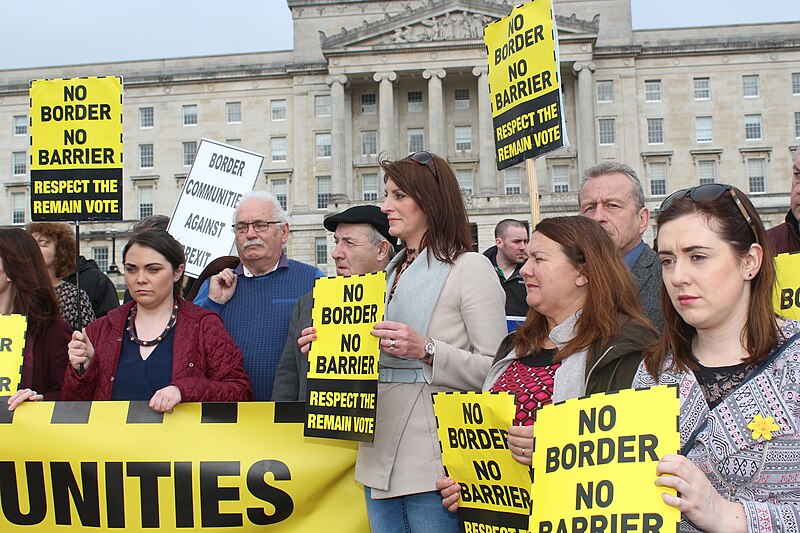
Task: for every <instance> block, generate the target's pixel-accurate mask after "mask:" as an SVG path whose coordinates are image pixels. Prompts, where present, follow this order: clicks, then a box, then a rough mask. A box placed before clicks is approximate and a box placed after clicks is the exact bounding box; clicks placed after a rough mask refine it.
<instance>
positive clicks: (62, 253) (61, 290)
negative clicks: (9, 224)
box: [26, 222, 95, 330]
mask: <svg viewBox="0 0 800 533" xmlns="http://www.w3.org/2000/svg"><path fill="white" fill-rule="evenodd" d="M26 229H27V230H28V233H30V234H31V235H33V238H34V239H36V242H37V243H38V244H39V249H40V250H41V251H42V257H43V258H44V266H45V267H47V273H48V274H50V282H51V283H52V284H53V288H55V291H56V296H57V297H58V307H59V311H60V313H61V316H62V317H63V318H64V320H66V321H67V322H68V323H69V325H70V326H72V329H75V330H81V329H83V328H85V327H86V326H88V325H89V324H90V323H92V322H94V318H95V316H94V309H93V308H92V302H91V300H89V296H88V295H87V294H86V292H85V291H83V289H81V290H80V292H78V288H77V287H76V286H75V285H73V284H72V283H68V282H66V281H64V278H66V277H67V276H68V275H69V274H70V272H74V271H75V234H74V233H73V230H72V228H71V227H70V226H69V224H65V223H63V222H31V223H30V224H28V225H27V226H26ZM79 307H80V317H81V320H80V323H79V322H78V308H79Z"/></svg>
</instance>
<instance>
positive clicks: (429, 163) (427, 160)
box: [408, 150, 439, 181]
mask: <svg viewBox="0 0 800 533" xmlns="http://www.w3.org/2000/svg"><path fill="white" fill-rule="evenodd" d="M408 158H409V159H410V160H412V161H413V162H414V163H417V164H420V165H425V166H426V167H428V169H429V170H430V171H431V174H433V177H434V178H436V181H439V173H438V172H436V166H435V165H434V164H433V156H432V155H431V153H430V152H428V151H427V150H423V151H422V152H414V153H413V154H411V155H409V156H408Z"/></svg>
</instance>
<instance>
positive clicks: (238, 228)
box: [233, 220, 283, 235]
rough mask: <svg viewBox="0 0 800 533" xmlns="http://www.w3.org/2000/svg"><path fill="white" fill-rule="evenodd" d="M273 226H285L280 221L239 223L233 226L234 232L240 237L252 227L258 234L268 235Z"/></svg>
mask: <svg viewBox="0 0 800 533" xmlns="http://www.w3.org/2000/svg"><path fill="white" fill-rule="evenodd" d="M273 224H283V222H281V221H280V220H256V221H255V222H237V223H236V224H234V225H233V232H234V233H238V234H239V235H241V234H243V233H247V230H248V228H249V227H250V226H253V231H255V232H256V233H266V232H267V231H269V227H270V226H271V225H273Z"/></svg>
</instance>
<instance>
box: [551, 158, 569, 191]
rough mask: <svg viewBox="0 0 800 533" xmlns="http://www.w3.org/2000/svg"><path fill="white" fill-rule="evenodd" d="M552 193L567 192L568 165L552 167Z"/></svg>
mask: <svg viewBox="0 0 800 533" xmlns="http://www.w3.org/2000/svg"><path fill="white" fill-rule="evenodd" d="M551 173H552V176H553V192H554V193H562V192H569V165H553V168H552V169H551Z"/></svg>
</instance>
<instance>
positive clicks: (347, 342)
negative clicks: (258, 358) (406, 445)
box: [305, 272, 386, 442]
mask: <svg viewBox="0 0 800 533" xmlns="http://www.w3.org/2000/svg"><path fill="white" fill-rule="evenodd" d="M385 293H386V273H385V272H376V273H374V274H364V275H360V276H336V277H330V278H319V279H317V280H316V282H315V283H314V307H313V310H312V312H311V322H312V324H313V325H314V327H315V328H316V329H317V340H316V341H314V342H313V343H312V344H311V349H310V350H309V353H308V393H307V397H306V429H305V434H306V435H307V436H311V437H328V438H332V439H347V440H357V441H364V442H372V441H373V438H374V435H375V412H376V402H377V396H378V356H379V355H380V345H379V342H380V339H378V338H377V337H373V336H372V335H370V332H371V331H372V328H373V326H374V325H375V323H376V322H380V321H381V320H383V309H384V295H385Z"/></svg>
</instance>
